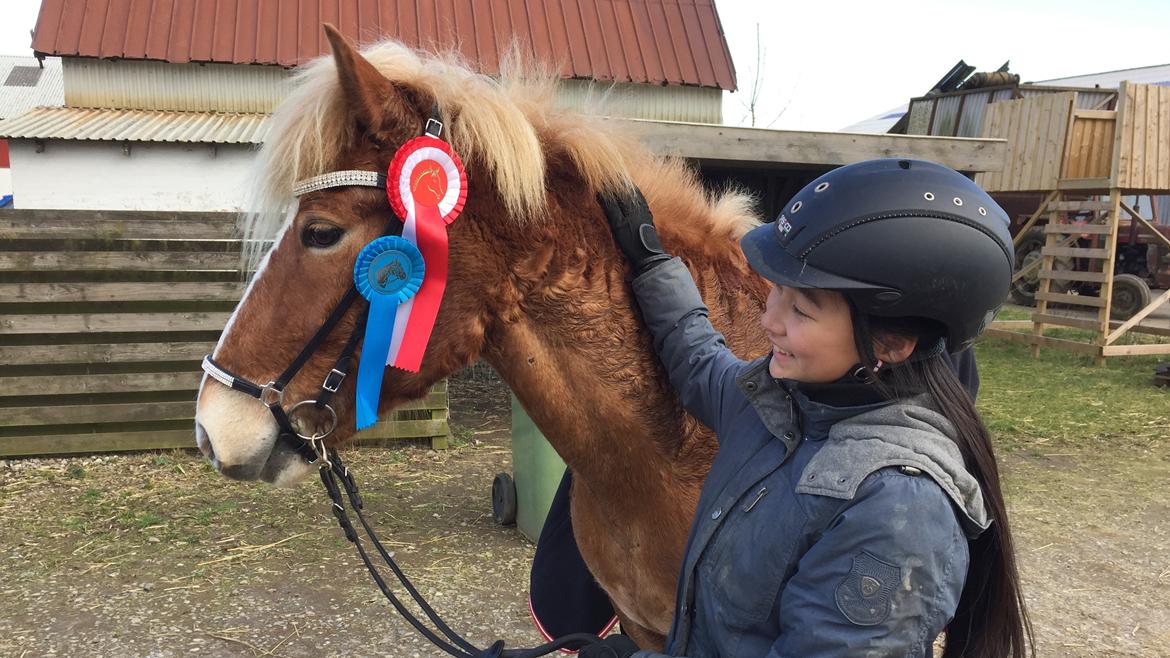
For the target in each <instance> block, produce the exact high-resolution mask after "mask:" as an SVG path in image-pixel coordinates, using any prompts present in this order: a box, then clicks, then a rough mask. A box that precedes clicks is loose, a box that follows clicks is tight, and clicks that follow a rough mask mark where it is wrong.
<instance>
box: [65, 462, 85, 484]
mask: <svg viewBox="0 0 1170 658" xmlns="http://www.w3.org/2000/svg"><path fill="white" fill-rule="evenodd" d="M65 475H66V476H67V477H70V478H73V479H74V480H80V479H82V478H84V477H85V469H84V468H82V466H81V464H70V465H69V467H68V468H66V469H65Z"/></svg>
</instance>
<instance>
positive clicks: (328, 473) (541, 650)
mask: <svg viewBox="0 0 1170 658" xmlns="http://www.w3.org/2000/svg"><path fill="white" fill-rule="evenodd" d="M320 473H321V482H322V484H324V485H325V491H326V492H327V493H328V494H329V499H330V500H331V501H332V503H333V505H332V510H333V516H334V517H335V518H336V519H337V524H338V525H339V526H341V529H342V531H344V532H345V538H346V539H348V540H349V541H350V542H352V543H353V545H354V546H356V547H357V551H358V555H359V556H361V558H362V562H363V563H364V564H365V565H366V570H367V571H369V572H370V576H371V577H372V578H373V579H374V582H375V583H376V584H377V585H378V589H380V590H382V594H383V595H384V596H385V597H386V599H387V600H388V601H390V604H391V605H393V606H394V609H395V610H397V611H398V614H400V615H402V617H403V618H404V619H406V621H407V622H408V623H409V624H410V625H411V626H414V628H415V629H416V630H417V631H418V632H419V633H421V634H422V635H423V637H425V638H426V639H428V640H430V642H431V643H432V644H434V645H435V646H437V647H439V648H440V649H442V650H443V651H445V652H447V654H449V655H451V656H454V657H455V658H539V657H540V656H545V655H548V654H550V653H552V652H554V651H557V650H559V649H562V648H564V647H565V646H567V645H569V644H573V643H577V642H581V643H585V644H594V643H597V642H600V638H598V637H597V636H596V635H593V634H591V633H573V634H571V635H565V636H562V637H559V638H557V639H555V640H553V641H552V642H548V643H546V644H542V645H540V646H538V647H535V648H532V649H507V650H505V649H504V641H503V640H497V641H496V642H494V643H493V644H492V645H491V646H490V647H488V648H487V649H479V648H477V647H476V646H475V645H473V644H471V643H470V642H468V641H467V640H466V639H464V638H463V637H462V636H460V635H459V634H458V633H456V632H455V631H454V630H452V629H451V627H450V626H448V625H447V623H446V622H444V621H443V619H442V618H441V617H440V616H439V615H438V613H436V612H435V611H434V609H433V608H432V607H431V606H430V604H428V603H427V602H426V599H424V598H423V596H422V594H420V593H419V591H418V590H417V589H415V587H414V585H413V584H412V583H411V582H410V579H409V578H407V577H406V574H405V573H403V571H402V569H401V568H400V567H399V566H398V563H397V562H395V561H394V558H393V557H391V555H390V553H389V552H388V551H387V550H386V549H385V547H383V546H382V542H381V541H379V540H378V536H377V535H376V534H375V533H374V530H373V528H371V527H370V524H369V523H368V522H367V521H366V518H365V516H364V515H363V514H362V499H361V494H360V493H359V492H358V487H357V483H356V482H355V481H354V479H353V476H352V475H350V473H349V469H348V468H347V467H346V466H345V464H343V463H342V461H341V457H340V455H338V454H337V451H336V450H335V449H332V448H331V449H329V451H328V453H327V465H322V467H321V469H320ZM338 480H340V481H341V487H338V485H337V482H338ZM342 488H344V489H345V494H346V497H347V498H348V499H349V506H350V508H351V509H352V510H353V512H354V515H355V516H357V518H358V521H359V522H360V523H361V525H362V529H363V530H365V533H366V536H367V537H368V538H369V540H370V542H371V543H372V544H373V545H374V547H375V548H376V549H377V551H378V554H379V555H381V557H382V560H383V561H384V562H385V563H386V565H387V566H389V567H390V570H391V571H393V572H394V575H395V577H397V578H398V582H400V583H401V584H402V586H403V587H405V588H406V591H407V592H408V593H409V594H410V597H411V599H413V600H414V602H415V603H416V604H418V606H419V608H421V609H422V611H423V613H424V614H425V615H426V616H427V618H428V619H430V620H431V622H432V623H433V624H434V625H435V626H436V627H438V629H439V630H440V631H442V633H443V634H444V635H446V636H447V638H448V639H450V640H451V641H452V642H454V643H455V644H457V645H459V646H458V647H456V646H453V645H452V644H450V643H449V642H447V641H446V640H444V639H442V638H440V637H439V636H438V635H436V634H435V632H434V631H433V630H431V629H430V628H428V627H427V626H426V625H425V624H423V623H422V621H420V620H419V619H418V618H417V617H415V616H414V614H413V613H411V612H410V611H409V610H407V609H406V607H405V606H404V605H403V604H402V602H401V601H400V600H399V599H398V597H397V596H395V595H394V593H393V592H391V591H390V588H389V587H388V586H387V585H386V581H385V580H384V579H383V578H382V574H381V573H379V572H378V570H377V568H375V566H374V564H373V562H372V561H371V560H370V557H369V554H368V553H367V552H366V549H365V547H363V546H362V542H361V538H360V537H359V536H358V533H357V531H356V530H355V529H354V526H353V522H352V521H350V518H349V514H348V512H347V511H346V507H345V501H344V500H343V498H342V496H341V489H342Z"/></svg>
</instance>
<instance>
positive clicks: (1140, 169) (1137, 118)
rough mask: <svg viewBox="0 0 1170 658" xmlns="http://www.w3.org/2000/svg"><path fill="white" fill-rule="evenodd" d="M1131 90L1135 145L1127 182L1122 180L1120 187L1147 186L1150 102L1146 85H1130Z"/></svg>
mask: <svg viewBox="0 0 1170 658" xmlns="http://www.w3.org/2000/svg"><path fill="white" fill-rule="evenodd" d="M1130 90H1131V92H1132V93H1133V105H1132V106H1130V108H1129V115H1130V118H1131V119H1132V123H1131V127H1130V130H1132V134H1133V136H1132V139H1133V146H1132V147H1131V150H1130V160H1129V173H1128V175H1127V176H1126V178H1125V179H1124V180H1125V184H1124V185H1123V184H1122V183H1121V182H1120V181H1119V182H1118V185H1117V186H1118V187H1145V174H1146V172H1145V164H1146V132H1147V131H1146V125H1147V123H1148V120H1147V118H1146V110H1147V109H1148V108H1149V103H1147V102H1146V85H1130Z"/></svg>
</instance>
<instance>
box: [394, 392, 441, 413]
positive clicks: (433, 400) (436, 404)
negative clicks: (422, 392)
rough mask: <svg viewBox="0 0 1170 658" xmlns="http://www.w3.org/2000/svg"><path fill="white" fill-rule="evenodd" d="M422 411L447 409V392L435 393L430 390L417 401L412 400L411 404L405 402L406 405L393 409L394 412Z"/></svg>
mask: <svg viewBox="0 0 1170 658" xmlns="http://www.w3.org/2000/svg"><path fill="white" fill-rule="evenodd" d="M424 409H432V410H435V409H441V410H446V409H447V392H446V391H436V390H434V389H432V390H431V391H430V392H429V393H427V395H426V397H424V398H421V399H418V400H414V401H413V402H407V403H406V404H403V405H401V406H399V407H397V408H396V409H395V411H416V410H424Z"/></svg>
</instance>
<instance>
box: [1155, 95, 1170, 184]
mask: <svg viewBox="0 0 1170 658" xmlns="http://www.w3.org/2000/svg"><path fill="white" fill-rule="evenodd" d="M1157 126H1158V166H1157V167H1156V174H1155V176H1154V183H1155V184H1154V186H1153V187H1154V188H1155V189H1161V190H1170V88H1168V87H1158V123H1157Z"/></svg>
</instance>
